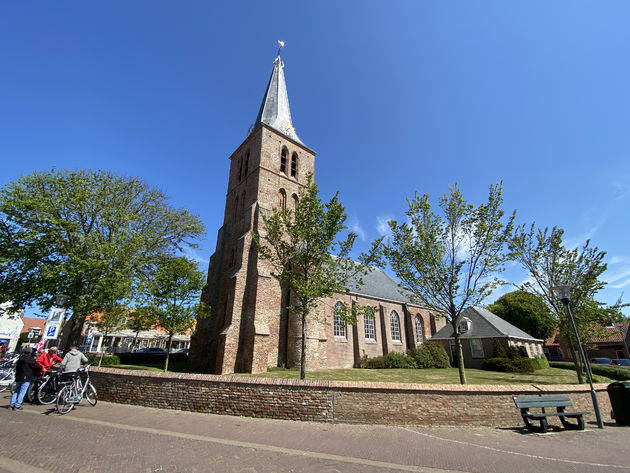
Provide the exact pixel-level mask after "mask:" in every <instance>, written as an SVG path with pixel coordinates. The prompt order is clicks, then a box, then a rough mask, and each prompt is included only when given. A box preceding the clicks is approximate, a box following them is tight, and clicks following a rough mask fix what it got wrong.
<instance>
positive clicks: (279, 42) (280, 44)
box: [278, 40, 284, 56]
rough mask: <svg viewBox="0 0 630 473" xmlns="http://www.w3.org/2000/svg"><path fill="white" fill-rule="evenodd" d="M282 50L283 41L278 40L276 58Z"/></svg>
mask: <svg viewBox="0 0 630 473" xmlns="http://www.w3.org/2000/svg"><path fill="white" fill-rule="evenodd" d="M282 48H284V41H280V40H278V56H280V50H281V49H282Z"/></svg>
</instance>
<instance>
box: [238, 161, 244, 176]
mask: <svg viewBox="0 0 630 473" xmlns="http://www.w3.org/2000/svg"><path fill="white" fill-rule="evenodd" d="M242 177H243V158H241V159H239V160H238V182H241V178H242Z"/></svg>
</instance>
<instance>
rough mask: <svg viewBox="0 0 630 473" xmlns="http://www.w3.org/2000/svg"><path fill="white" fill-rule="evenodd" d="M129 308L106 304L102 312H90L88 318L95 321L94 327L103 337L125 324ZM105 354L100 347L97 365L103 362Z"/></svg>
mask: <svg viewBox="0 0 630 473" xmlns="http://www.w3.org/2000/svg"><path fill="white" fill-rule="evenodd" d="M128 315H129V308H127V307H126V306H122V305H107V306H105V307H103V309H102V312H96V313H93V314H90V316H89V318H90V319H91V320H92V321H94V322H95V323H96V328H98V330H99V332H101V333H102V334H103V339H105V338H107V337H108V335H109V334H110V333H111V332H112V331H113V330H116V329H117V328H120V327H121V326H123V325H124V324H125V321H126V320H127V316H128ZM104 355H105V347H102V350H101V356H100V357H99V358H98V366H101V363H102V362H103V356H104Z"/></svg>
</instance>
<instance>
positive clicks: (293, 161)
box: [291, 153, 298, 177]
mask: <svg viewBox="0 0 630 473" xmlns="http://www.w3.org/2000/svg"><path fill="white" fill-rule="evenodd" d="M297 166H298V157H297V153H293V155H291V177H297Z"/></svg>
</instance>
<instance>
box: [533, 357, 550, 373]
mask: <svg viewBox="0 0 630 473" xmlns="http://www.w3.org/2000/svg"><path fill="white" fill-rule="evenodd" d="M532 363H533V364H534V369H535V370H545V369H547V368H549V361H547V357H546V356H542V357H540V358H534V359H533V360H532Z"/></svg>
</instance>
